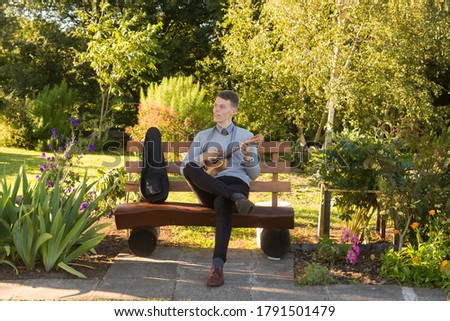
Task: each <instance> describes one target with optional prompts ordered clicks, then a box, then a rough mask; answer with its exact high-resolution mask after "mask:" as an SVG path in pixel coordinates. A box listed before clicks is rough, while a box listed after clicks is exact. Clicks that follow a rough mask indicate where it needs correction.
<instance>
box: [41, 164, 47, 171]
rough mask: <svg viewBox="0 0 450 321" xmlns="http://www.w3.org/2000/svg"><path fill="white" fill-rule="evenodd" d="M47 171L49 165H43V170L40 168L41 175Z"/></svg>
mask: <svg viewBox="0 0 450 321" xmlns="http://www.w3.org/2000/svg"><path fill="white" fill-rule="evenodd" d="M46 169H47V164H42V166H41V168H39V170H40V171H41V173H43V172H44V171H45V170H46Z"/></svg>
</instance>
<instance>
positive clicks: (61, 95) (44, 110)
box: [27, 81, 77, 149]
mask: <svg viewBox="0 0 450 321" xmlns="http://www.w3.org/2000/svg"><path fill="white" fill-rule="evenodd" d="M76 97H77V92H76V90H74V89H71V88H69V87H68V85H67V83H66V82H65V81H63V82H62V83H61V84H60V85H55V86H53V87H50V86H48V85H47V86H45V87H44V89H43V90H42V91H41V92H40V93H39V94H38V95H37V96H36V98H35V99H34V100H31V101H29V102H28V103H27V107H28V109H29V110H30V113H31V114H32V118H33V137H34V139H35V140H36V141H37V142H38V146H39V148H40V149H43V148H45V147H46V146H47V143H48V142H47V140H48V139H50V135H51V134H50V133H51V130H52V128H55V129H56V131H57V132H58V133H60V134H64V135H66V136H67V135H69V134H70V133H71V129H70V127H68V126H67V119H68V118H69V116H70V115H73V114H75V109H76V99H77V98H76Z"/></svg>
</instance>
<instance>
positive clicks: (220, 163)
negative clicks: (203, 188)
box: [203, 134, 264, 176]
mask: <svg viewBox="0 0 450 321" xmlns="http://www.w3.org/2000/svg"><path fill="white" fill-rule="evenodd" d="M263 141H264V136H263V135H262V134H258V135H256V136H253V137H252V138H250V139H249V140H245V141H244V142H243V143H242V145H243V146H244V147H247V146H249V145H255V144H259V143H262V142H263ZM240 149H241V145H239V146H235V147H233V148H232V149H231V150H230V151H229V152H228V153H227V154H226V155H224V156H223V157H218V158H216V159H214V160H211V161H210V160H206V161H205V165H204V166H203V170H204V171H205V172H206V173H208V174H209V175H211V176H216V175H217V173H219V172H221V171H223V170H224V169H225V168H227V166H228V159H229V158H230V157H231V155H232V154H233V153H234V152H235V151H237V150H240Z"/></svg>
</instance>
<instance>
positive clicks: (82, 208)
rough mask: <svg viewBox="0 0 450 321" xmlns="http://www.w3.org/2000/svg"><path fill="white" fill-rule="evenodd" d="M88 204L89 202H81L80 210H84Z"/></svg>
mask: <svg viewBox="0 0 450 321" xmlns="http://www.w3.org/2000/svg"><path fill="white" fill-rule="evenodd" d="M88 205H89V202H83V204H81V206H80V212H82V211H84V210H85V209H86V208H87V207H88Z"/></svg>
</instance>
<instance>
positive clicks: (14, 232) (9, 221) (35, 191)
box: [0, 166, 109, 277]
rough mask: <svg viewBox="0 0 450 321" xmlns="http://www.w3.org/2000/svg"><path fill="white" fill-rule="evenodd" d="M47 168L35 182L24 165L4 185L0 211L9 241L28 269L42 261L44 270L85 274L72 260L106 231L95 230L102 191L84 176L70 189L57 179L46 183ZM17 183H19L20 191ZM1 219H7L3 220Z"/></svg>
mask: <svg viewBox="0 0 450 321" xmlns="http://www.w3.org/2000/svg"><path fill="white" fill-rule="evenodd" d="M49 175H50V172H44V173H43V174H42V176H41V177H40V178H39V180H38V182H37V183H36V184H35V185H33V186H30V185H29V184H28V182H27V179H26V173H25V166H22V168H21V170H20V173H19V175H18V177H17V179H16V181H15V184H14V186H13V187H8V186H7V185H6V180H5V181H4V183H3V186H2V192H1V194H0V195H1V199H0V201H1V203H0V204H2V207H1V208H0V210H1V212H0V217H1V218H2V221H3V222H4V223H6V225H8V226H9V228H10V235H11V239H12V243H11V244H10V246H12V247H14V250H15V251H17V254H18V256H19V257H20V258H21V260H22V261H23V262H24V264H25V266H26V267H27V269H32V268H34V266H35V263H36V262H37V261H41V262H42V263H43V265H44V267H45V270H46V271H50V270H52V269H54V268H56V267H59V268H62V269H64V270H66V271H68V272H69V273H72V274H74V275H77V276H78V277H84V275H83V274H81V273H79V272H78V271H76V270H75V269H74V268H72V267H71V266H70V262H71V261H73V260H74V259H76V258H77V257H78V256H80V255H82V254H84V253H86V252H88V251H92V250H93V249H94V247H95V246H96V245H97V244H98V243H100V241H101V240H102V239H103V238H104V237H105V235H102V234H98V231H99V230H101V229H102V228H104V227H105V224H97V222H98V220H99V218H100V217H101V216H102V215H103V214H104V213H103V212H101V211H97V206H98V202H99V201H100V200H102V199H103V198H104V197H105V196H106V195H107V193H108V192H109V190H105V191H104V192H103V193H102V194H101V195H98V196H97V195H95V193H93V192H91V189H92V186H93V184H94V183H90V184H88V183H87V181H88V180H87V177H86V176H84V178H83V179H82V180H81V182H80V184H79V185H78V186H76V187H74V189H73V190H72V191H71V192H70V193H67V191H64V190H63V189H62V188H61V184H60V179H59V177H58V179H56V180H55V181H54V184H52V186H49V184H48V182H49V180H48V178H49ZM18 186H23V188H22V192H23V193H22V196H21V197H19V198H17V196H18V190H19V189H18ZM4 225H5V224H4Z"/></svg>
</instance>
